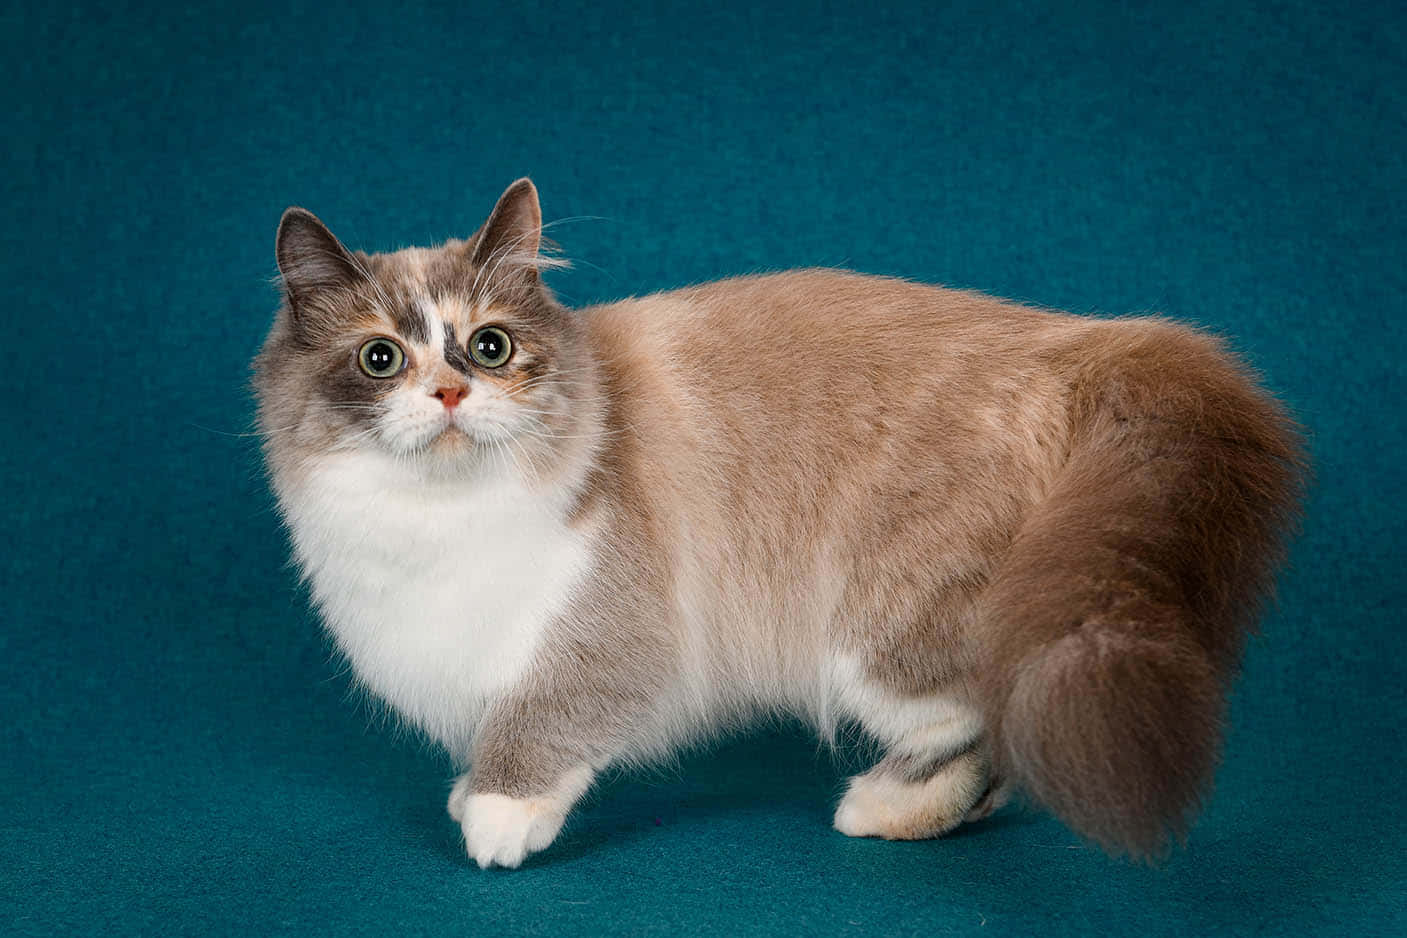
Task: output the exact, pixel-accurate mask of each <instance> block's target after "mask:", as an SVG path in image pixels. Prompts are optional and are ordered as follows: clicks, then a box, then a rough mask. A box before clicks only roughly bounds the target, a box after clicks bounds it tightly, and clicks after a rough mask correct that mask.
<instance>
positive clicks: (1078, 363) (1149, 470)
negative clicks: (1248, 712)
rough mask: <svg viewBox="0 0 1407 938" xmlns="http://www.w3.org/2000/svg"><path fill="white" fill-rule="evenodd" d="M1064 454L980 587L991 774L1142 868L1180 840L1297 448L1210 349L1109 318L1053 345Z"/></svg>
mask: <svg viewBox="0 0 1407 938" xmlns="http://www.w3.org/2000/svg"><path fill="white" fill-rule="evenodd" d="M1064 368H1065V369H1066V373H1067V374H1068V375H1069V378H1070V388H1071V394H1072V396H1071V401H1070V405H1071V406H1070V421H1071V440H1072V446H1071V451H1070V455H1069V459H1068V461H1067V462H1066V464H1065V466H1064V468H1063V469H1062V470H1061V472H1060V474H1059V475H1058V477H1057V478H1056V480H1055V483H1054V485H1053V486H1052V487H1051V489H1050V491H1049V492H1048V494H1047V495H1046V496H1045V498H1044V499H1042V500H1041V502H1040V503H1039V504H1038V505H1037V506H1035V508H1034V509H1033V510H1032V511H1031V512H1030V514H1029V516H1028V517H1027V518H1026V519H1025V521H1024V522H1023V523H1022V525H1021V527H1020V530H1019V532H1018V533H1017V535H1016V537H1015V539H1014V541H1013V542H1012V544H1011V547H1010V549H1009V550H1008V551H1007V552H1006V554H1005V556H1004V558H1003V559H1002V561H1001V564H1000V566H999V567H998V569H997V571H996V573H995V576H994V577H993V579H992V581H991V583H990V585H989V586H988V587H987V589H986V590H985V592H984V593H983V596H982V600H981V604H980V614H979V617H978V625H977V631H976V634H977V635H978V636H979V641H980V644H981V646H982V648H983V651H984V654H985V656H986V667H984V668H983V669H982V671H983V679H982V685H981V686H982V700H983V709H984V711H985V713H986V714H987V718H988V721H989V728H990V730H991V733H992V738H993V741H994V743H995V746H994V755H995V757H996V763H997V771H998V773H999V774H1004V775H1006V776H1007V777H1009V778H1011V779H1012V780H1014V781H1015V782H1017V783H1018V784H1019V785H1020V786H1021V787H1022V788H1024V789H1025V790H1026V791H1027V792H1029V793H1030V795H1031V796H1032V797H1034V798H1035V799H1036V800H1037V801H1039V802H1040V803H1042V804H1044V805H1045V806H1047V807H1048V808H1050V809H1051V810H1052V811H1054V812H1055V813H1056V814H1057V815H1059V816H1060V817H1061V818H1062V819H1064V820H1065V821H1066V822H1067V823H1068V824H1070V826H1072V827H1073V828H1075V829H1076V830H1077V831H1079V832H1081V833H1083V834H1085V835H1087V836H1089V837H1091V838H1093V839H1095V840H1097V841H1099V842H1100V843H1102V844H1103V845H1105V846H1106V847H1108V848H1111V849H1113V850H1115V851H1126V852H1128V853H1131V854H1133V855H1137V856H1146V855H1149V854H1154V853H1157V852H1158V851H1160V849H1162V848H1163V847H1164V846H1165V844H1166V843H1167V841H1168V838H1169V835H1173V836H1176V835H1180V834H1182V833H1183V832H1185V830H1186V827H1187V824H1188V822H1189V820H1190V817H1191V815H1192V814H1193V812H1194V811H1195V809H1196V807H1197V806H1198V804H1199V802H1200V800H1201V798H1202V797H1203V795H1204V794H1205V793H1206V791H1207V789H1208V787H1209V783H1210V781H1211V775H1212V771H1213V768H1214V766H1215V763H1216V761H1217V756H1218V752H1219V748H1220V738H1221V724H1222V719H1223V712H1224V709H1225V700H1226V694H1227V689H1228V684H1229V682H1230V679H1231V678H1232V676H1233V674H1234V672H1235V670H1236V667H1237V662H1238V659H1239V656H1240V652H1241V648H1242V645H1243V641H1244V637H1245V635H1246V633H1247V631H1248V630H1249V629H1250V628H1252V627H1253V625H1254V624H1255V620H1256V616H1257V613H1258V612H1259V611H1260V606H1261V602H1262V600H1263V599H1264V597H1265V596H1266V595H1267V593H1268V592H1269V589H1270V585H1271V583H1270V580H1271V575H1272V573H1273V572H1274V568H1275V566H1276V564H1277V563H1278V561H1279V560H1280V559H1281V558H1282V552H1283V545H1284V538H1285V535H1286V533H1287V531H1288V530H1289V528H1290V527H1291V524H1292V522H1293V521H1294V518H1295V515H1296V511H1297V508H1298V503H1299V494H1300V484H1299V483H1300V472H1299V467H1300V461H1301V460H1300V444H1299V437H1298V434H1297V431H1296V428H1295V426H1294V425H1293V423H1292V422H1291V421H1290V419H1289V418H1288V417H1287V415H1286V414H1285V412H1284V411H1283V410H1282V409H1281V408H1280V407H1279V405H1278V404H1277V403H1276V402H1275V401H1274V400H1273V399H1271V398H1269V397H1268V396H1267V395H1266V394H1264V393H1263V392H1261V391H1259V390H1257V389H1256V387H1255V385H1254V382H1253V381H1252V379H1251V376H1250V375H1249V374H1248V373H1247V371H1246V369H1245V368H1244V366H1242V365H1241V364H1240V363H1239V362H1237V361H1236V360H1235V359H1233V358H1232V357H1230V356H1229V355H1227V354H1226V353H1225V352H1224V351H1223V350H1222V348H1221V347H1220V345H1219V343H1217V342H1215V341H1214V340H1212V339H1210V338H1208V337H1206V336H1203V335H1200V334H1196V333H1193V332H1191V331H1190V330H1187V329H1183V328H1181V327H1177V326H1173V325H1170V324H1166V323H1161V322H1154V321H1125V322H1111V323H1108V324H1107V325H1106V326H1105V327H1104V328H1102V329H1101V330H1099V331H1098V332H1096V333H1095V334H1093V335H1090V336H1089V337H1087V338H1086V339H1085V340H1084V341H1082V342H1080V343H1077V344H1075V345H1073V346H1072V347H1071V348H1070V349H1069V356H1068V358H1067V359H1066V361H1065V363H1064Z"/></svg>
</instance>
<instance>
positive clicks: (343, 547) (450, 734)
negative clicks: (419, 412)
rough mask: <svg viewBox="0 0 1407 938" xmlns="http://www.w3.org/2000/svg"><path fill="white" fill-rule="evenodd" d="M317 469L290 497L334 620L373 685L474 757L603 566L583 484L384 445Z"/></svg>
mask: <svg viewBox="0 0 1407 938" xmlns="http://www.w3.org/2000/svg"><path fill="white" fill-rule="evenodd" d="M304 468H305V470H306V471H305V472H304V473H300V477H299V478H298V479H297V480H287V484H286V485H284V486H281V488H282V489H283V491H282V492H281V493H280V495H281V498H282V502H283V507H284V512H285V515H286V517H287V521H288V524H289V527H290V529H291V531H292V534H293V542H294V547H295V553H296V556H297V558H298V561H299V563H300V565H301V567H302V570H303V573H304V575H305V576H306V578H307V579H308V580H309V582H310V584H311V586H312V592H313V597H314V599H315V600H316V602H317V605H318V608H319V609H320V610H321V612H322V614H323V618H324V621H325V622H326V624H327V626H328V629H329V630H330V631H331V633H332V634H333V636H334V637H335V639H336V641H337V644H338V646H339V648H340V649H341V651H342V652H343V654H345V655H346V656H347V658H348V659H349V661H350V662H351V665H352V667H353V669H354V670H355V672H356V674H357V676H358V677H359V678H360V680H361V681H362V683H363V684H364V685H365V686H366V687H367V688H368V689H369V690H370V691H372V692H373V693H374V694H375V695H376V696H378V697H380V698H382V699H383V700H385V701H386V702H387V703H389V704H390V705H391V706H392V707H393V708H394V709H395V710H397V711H399V712H400V713H401V714H403V715H404V716H405V717H406V718H408V719H409V721H410V722H412V723H414V724H415V725H417V726H418V727H419V728H421V729H422V730H424V731H425V732H427V733H428V734H429V735H430V736H432V737H434V738H435V739H437V740H439V741H440V742H442V743H444V744H445V746H446V747H447V748H448V749H449V750H450V752H451V753H452V754H453V755H455V756H456V757H458V758H461V759H462V758H464V757H465V756H467V754H468V749H469V746H470V745H471V743H472V740H473V735H474V730H475V728H476V725H477V722H478V719H479V717H480V715H481V714H482V713H483V711H484V708H485V707H486V706H487V704H489V703H491V702H492V700H493V699H494V698H495V697H496V696H498V695H500V694H503V693H505V692H506V691H508V690H510V689H511V688H512V687H513V686H514V685H515V684H517V683H518V682H519V681H520V680H521V679H522V678H523V676H524V675H525V674H526V673H527V672H528V671H529V669H530V667H531V664H532V659H533V656H534V655H535V653H536V652H537V650H538V649H539V648H540V646H541V644H542V640H543V637H544V633H545V632H546V629H547V627H548V625H549V624H550V623H551V621H552V620H553V618H554V617H555V616H556V615H558V614H559V613H560V612H561V611H562V610H563V609H564V608H565V607H566V605H567V603H568V602H569V601H570V599H571V596H572V594H573V592H574V590H575V589H576V588H577V586H578V584H579V583H580V582H581V581H582V578H583V576H584V575H585V574H586V572H587V571H588V569H589V567H590V565H591V556H592V541H593V538H592V536H591V532H590V530H589V529H588V530H583V529H581V528H579V527H574V526H573V525H572V524H570V523H569V522H568V513H569V510H570V506H571V502H572V495H571V492H570V490H569V489H568V488H566V487H564V486H551V487H550V490H548V491H545V492H544V491H538V490H535V488H534V487H533V486H532V485H531V484H529V481H528V479H526V478H524V476H523V475H522V474H521V472H520V471H519V468H518V467H516V466H510V465H507V464H501V463H491V462H487V463H485V464H484V465H482V466H480V467H478V469H477V471H475V472H474V473H473V474H468V475H461V476H458V477H455V476H448V475H445V474H443V473H438V472H437V473H435V474H433V475H428V474H425V473H423V472H417V471H415V470H413V469H412V468H411V467H409V466H407V465H406V463H405V462H404V461H399V460H397V459H396V458H395V457H394V456H392V455H390V454H384V453H380V452H376V451H372V450H353V451H343V452H330V453H326V454H322V455H319V456H318V457H316V458H315V459H314V460H312V461H311V462H310V463H309V464H307V465H305V467H304Z"/></svg>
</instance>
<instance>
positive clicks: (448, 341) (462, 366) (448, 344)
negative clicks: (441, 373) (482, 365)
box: [445, 323, 474, 375]
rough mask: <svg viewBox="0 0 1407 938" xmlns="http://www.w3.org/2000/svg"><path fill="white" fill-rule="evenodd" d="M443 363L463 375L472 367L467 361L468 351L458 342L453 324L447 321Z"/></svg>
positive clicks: (470, 370)
mask: <svg viewBox="0 0 1407 938" xmlns="http://www.w3.org/2000/svg"><path fill="white" fill-rule="evenodd" d="M445 363H446V364H448V365H449V366H450V367H451V368H453V369H454V370H455V371H457V372H459V373H460V374H463V375H468V374H469V373H470V372H472V371H473V368H474V366H473V364H471V363H470V361H469V353H468V352H466V351H465V350H464V346H462V345H460V344H459V338H458V337H457V336H456V335H455V334H454V326H452V325H450V324H449V323H445Z"/></svg>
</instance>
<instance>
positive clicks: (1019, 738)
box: [254, 179, 1302, 867]
mask: <svg viewBox="0 0 1407 938" xmlns="http://www.w3.org/2000/svg"><path fill="white" fill-rule="evenodd" d="M276 255H277V261H278V266H279V270H280V273H281V276H282V286H283V292H284V302H283V305H282V307H281V308H280V310H279V311H278V313H277V316H276V319H275V322H274V324H273V327H272V330H271V332H270V333H269V336H268V339H267V341H266V343H265V344H264V346H263V348H262V350H261V351H260V353H259V355H258V357H257V359H256V361H255V367H254V374H255V378H254V385H255V393H256V396H257V398H258V421H259V426H260V430H261V433H262V436H263V440H264V449H265V454H266V459H267V465H268V468H269V472H270V477H271V482H272V487H273V489H274V491H275V494H276V496H277V500H278V504H279V507H280V510H281V513H282V517H283V519H284V522H285V524H286V526H287V528H288V531H289V532H290V535H291V541H292V549H293V553H294V555H295V558H296V560H297V563H298V565H299V566H300V568H301V570H302V572H303V574H304V576H305V578H306V580H307V581H308V583H309V584H310V586H311V593H312V597H313V600H314V601H315V603H316V606H317V608H318V610H319V611H320V613H321V616H322V618H323V620H324V621H325V623H326V626H327V628H328V629H329V630H330V632H331V634H332V636H333V637H334V639H335V641H336V644H337V646H338V648H339V649H340V651H341V653H342V654H344V655H345V656H346V658H347V659H348V661H349V662H350V665H351V667H352V669H353V670H354V672H355V674H356V676H357V678H358V680H359V681H360V682H361V684H363V685H364V686H365V687H366V688H367V689H368V690H369V691H370V692H371V693H372V694H374V695H375V696H376V697H378V698H380V699H381V700H383V701H384V702H385V703H386V704H388V705H389V706H390V707H391V708H393V709H394V711H396V712H397V713H399V714H400V715H401V716H402V717H403V718H404V720H405V721H407V722H408V723H410V724H412V725H414V726H415V727H418V728H419V729H420V730H422V731H423V732H424V733H425V734H427V735H428V736H429V737H431V738H432V739H434V740H437V741H438V742H439V743H440V744H442V745H443V746H444V747H445V748H446V749H447V750H448V752H449V754H450V755H451V756H452V757H453V758H454V759H455V761H456V762H457V763H458V764H459V765H461V766H465V767H467V769H468V770H467V771H466V772H465V774H463V775H462V776H460V777H459V779H458V780H457V781H456V782H455V783H454V786H453V790H452V791H451V793H450V796H449V813H450V815H451V816H452V818H453V819H454V820H455V821H456V822H457V823H458V824H459V825H460V828H461V830H462V832H463V835H464V842H465V847H466V850H467V853H468V855H469V857H470V858H472V859H473V860H474V861H476V862H477V863H478V864H479V865H480V866H482V867H489V866H500V867H516V866H518V865H519V864H521V863H522V861H523V860H524V858H525V857H527V856H528V855H529V854H531V853H533V852H535V851H540V850H542V849H544V848H545V847H547V846H548V845H549V844H551V843H552V841H553V840H554V839H555V838H556V836H557V834H558V832H559V831H560V829H561V827H562V824H563V822H564V819H565V818H566V817H567V815H568V812H569V811H570V810H571V809H572V807H573V805H574V804H575V803H576V802H577V801H578V800H579V799H580V798H581V797H582V795H583V794H584V793H585V792H586V791H587V789H588V788H589V787H590V786H591V784H592V782H593V779H595V778H596V777H597V776H598V774H599V773H601V772H602V770H604V769H606V768H607V767H608V766H611V765H623V764H624V765H628V764H636V763H640V762H647V761H648V760H651V759H658V758H661V757H664V756H667V755H668V754H669V753H670V752H671V751H672V750H674V749H676V748H677V747H678V746H680V745H681V744H683V743H686V742H689V741H692V740H696V739H699V738H701V737H704V736H707V735H708V734H710V733H712V732H716V731H717V730H718V729H719V728H721V727H725V726H734V725H738V724H739V723H741V722H743V721H745V720H747V719H748V718H750V717H753V716H756V715H759V714H772V713H778V712H789V713H794V714H799V715H801V716H802V717H803V718H805V719H808V720H810V721H811V722H812V723H814V724H815V726H816V727H817V728H818V729H819V730H820V731H821V732H822V733H823V734H833V733H834V732H835V731H836V728H837V727H841V726H845V727H858V729H859V730H860V731H863V733H864V734H865V736H866V737H867V738H871V739H872V740H873V741H874V742H875V743H876V744H877V748H878V753H879V754H878V755H877V757H876V762H875V764H874V766H873V768H871V769H870V770H869V771H867V772H865V773H863V774H861V775H858V776H856V777H854V778H853V779H851V780H850V782H849V784H848V787H847V789H846V791H845V794H844V796H843V797H842V799H841V800H840V803H839V806H838V807H837V809H836V812H835V820H834V825H835V827H836V828H837V829H838V830H840V831H841V832H843V833H845V834H849V835H852V836H861V837H881V838H890V839H917V838H929V837H937V836H939V835H942V834H944V833H947V832H948V831H951V830H952V829H953V828H955V827H956V826H957V825H959V824H961V823H963V822H964V821H966V820H973V819H976V818H980V817H982V816H984V815H986V814H987V813H989V812H990V811H992V810H994V809H995V808H997V807H999V806H1001V805H1002V804H1004V803H1005V802H1006V801H1007V800H1008V799H1009V798H1010V797H1011V796H1012V794H1013V793H1016V792H1024V793H1025V794H1026V796H1027V797H1029V798H1030V799H1031V800H1034V801H1035V802H1036V803H1037V804H1039V805H1042V806H1044V807H1046V808H1047V809H1049V810H1050V811H1052V812H1053V813H1054V814H1055V815H1057V816H1058V817H1059V818H1061V819H1063V820H1064V821H1065V822H1066V823H1067V824H1068V825H1069V826H1070V827H1071V828H1072V829H1073V830H1074V831H1076V832H1077V833H1079V834H1081V835H1083V836H1084V837H1086V838H1089V839H1091V840H1093V841H1095V842H1097V843H1099V844H1101V845H1102V846H1104V847H1105V848H1107V849H1108V850H1109V851H1111V852H1112V853H1115V854H1120V855H1129V856H1132V857H1135V858H1149V857H1156V856H1159V855H1162V854H1164V853H1165V852H1166V850H1167V849H1168V848H1169V846H1170V845H1171V844H1173V843H1175V842H1177V841H1178V840H1179V839H1182V838H1184V837H1185V835H1186V832H1187V830H1188V828H1189V825H1190V823H1191V820H1192V818H1193V815H1194V814H1195V812H1196V809H1197V808H1198V806H1199V803H1200V802H1201V801H1202V799H1203V798H1204V796H1205V793H1206V791H1207V788H1208V785H1209V783H1210V779H1211V775H1212V772H1213V769H1214V764H1215V762H1216V761H1217V757H1218V752H1219V749H1220V735H1221V725H1222V721H1223V715H1224V710H1225V700H1226V694H1227V690H1228V684H1229V682H1230V681H1231V679H1232V678H1233V676H1234V673H1235V671H1236V670H1237V667H1238V660H1239V655H1240V651H1241V648H1242V645H1243V642H1244V638H1245V636H1246V634H1247V633H1248V631H1249V630H1251V629H1252V628H1253V627H1254V625H1255V622H1256V619H1257V616H1258V614H1259V611H1260V609H1261V607H1262V605H1263V600H1264V599H1265V597H1266V595H1267V594H1268V592H1269V590H1270V586H1271V578H1272V575H1273V573H1274V571H1275V570H1276V568H1277V566H1278V565H1279V563H1280V561H1281V560H1282V559H1283V555H1284V551H1285V544H1286V540H1287V535H1288V533H1289V532H1290V531H1291V529H1292V528H1293V526H1294V522H1295V519H1296V517H1297V511H1298V503H1299V501H1300V496H1301V489H1302V484H1301V478H1302V472H1301V466H1302V459H1301V449H1302V448H1301V442H1300V434H1299V431H1298V428H1297V426H1296V424H1295V423H1294V421H1293V420H1292V419H1291V417H1290V416H1289V415H1288V414H1287V412H1286V410H1285V409H1284V408H1283V407H1282V406H1281V405H1280V404H1278V403H1277V402H1276V400H1275V399H1274V398H1272V397H1271V396H1270V395H1268V394H1267V393H1266V392H1264V391H1263V390H1261V389H1259V387H1258V385H1257V382H1256V379H1255V378H1254V376H1253V375H1252V374H1251V373H1250V371H1249V370H1248V369H1247V367H1246V366H1245V365H1243V364H1242V363H1241V362H1240V361H1239V360H1238V359H1236V358H1235V357H1233V356H1232V355H1231V354H1230V353H1228V352H1227V351H1226V349H1225V348H1224V346H1223V344H1222V342H1220V341H1219V340H1218V339H1216V338H1213V337H1211V336H1208V335H1206V334H1203V333H1201V332H1198V331H1195V330H1193V329H1191V328H1188V327H1185V326H1182V325H1179V324H1175V323H1173V322H1169V321H1166V320H1163V319H1158V318H1120V319H1098V318H1092V317H1083V316H1073V315H1069V314H1065V313H1059V312H1051V311H1047V310H1042V309H1034V308H1030V307H1028V306H1023V305H1018V304H1014V303H1011V302H1007V301H1003V300H999V299H993V298H990V297H987V296H983V295H980V294H977V293H973V292H966V291H959V290H952V289H945V288H940V287H934V286H925V285H920V284H915V283H911V282H907V281H903V280H898V279H890V278H881V277H873V276H863V275H859V274H855V273H850V272H845V271H837V270H799V271H792V272H786V273H778V274H769V275H760V276H746V277H739V278H736V279H730V280H724V281H721V282H716V283H710V284H705V285H701V286H694V287H688V288H686V289H681V290H676V291H673V292H669V293H660V294H656V295H653V296H647V297H644V298H643V299H630V300H625V301H623V302H616V303H609V304H605V305H601V306H596V307H593V308H588V309H582V310H569V309H567V308H565V307H564V306H562V305H561V304H560V303H559V302H558V301H557V300H556V299H555V298H554V295H553V294H552V292H551V291H550V290H549V289H548V287H547V286H546V285H545V284H544V282H543V278H542V271H543V270H544V269H545V268H548V267H551V266H555V265H557V264H558V263H560V262H559V261H558V260H557V258H556V256H555V255H554V254H552V253H550V252H549V251H548V250H547V248H546V247H545V246H544V243H543V241H542V215H541V210H540V208H539V202H538V194H537V190H536V189H535V188H534V186H533V184H532V183H531V182H530V181H529V180H527V179H520V180H518V181H517V182H515V183H513V184H512V185H511V186H510V187H509V188H508V189H507V190H506V191H505V192H504V194H503V195H502V197H501V198H500V199H499V201H498V203H497V205H496V206H495V207H494V209H493V211H492V213H491V215H490V216H489V218H488V220H487V221H486V222H485V223H484V224H483V225H482V226H481V227H480V228H479V229H478V230H477V231H476V232H475V233H474V234H473V235H472V236H471V237H469V238H467V239H465V240H451V241H449V242H447V243H446V244H444V245H442V246H440V247H438V248H434V249H426V248H408V249H405V250H401V251H397V252H395V253H387V254H365V253H361V252H354V251H351V250H349V249H347V248H346V247H344V246H343V245H342V244H341V243H340V242H339V241H338V240H337V238H336V237H334V236H333V235H332V233H331V232H330V231H329V230H328V229H327V228H326V227H325V226H324V225H323V224H322V223H321V222H320V221H318V219H317V218H315V217H314V216H313V215H312V214H311V213H309V212H307V211H305V210H303V209H300V208H290V209H289V210H288V211H287V212H286V213H285V214H284V216H283V219H282V221H281V223H280V225H279V228H278V234H277V240H276Z"/></svg>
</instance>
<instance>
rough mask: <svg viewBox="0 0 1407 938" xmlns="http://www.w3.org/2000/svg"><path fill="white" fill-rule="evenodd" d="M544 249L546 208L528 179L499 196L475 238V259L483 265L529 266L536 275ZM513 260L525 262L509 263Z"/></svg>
mask: <svg viewBox="0 0 1407 938" xmlns="http://www.w3.org/2000/svg"><path fill="white" fill-rule="evenodd" d="M541 248H542V208H541V207H540V206H539V205H538V201H537V187H536V186H534V185H533V184H532V180H531V179H528V178H527V177H526V176H524V177H523V178H522V179H519V180H518V181H517V182H514V183H513V184H512V185H510V186H509V187H508V188H507V189H505V190H504V191H503V195H501V196H499V197H498V204H497V205H495V206H494V207H493V212H492V214H490V215H489V220H488V221H486V222H484V226H483V227H482V228H480V229H479V232H478V234H477V235H476V236H475V241H474V253H473V255H472V257H473V261H474V263H475V264H478V265H480V266H482V265H485V264H488V263H491V262H492V263H493V264H495V266H500V267H525V268H527V269H529V270H531V271H532V272H533V273H534V274H536V272H537V268H538V266H540V262H539V259H538V252H539V251H540V250H541ZM512 258H517V259H521V263H513V262H512V260H508V259H512ZM505 260H508V262H507V263H504V261H505Z"/></svg>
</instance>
